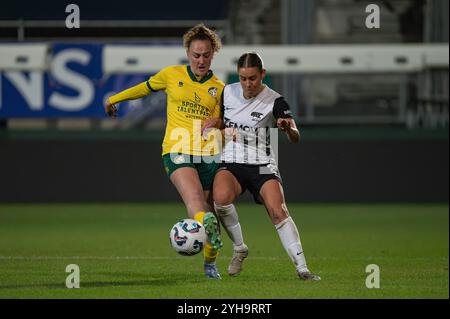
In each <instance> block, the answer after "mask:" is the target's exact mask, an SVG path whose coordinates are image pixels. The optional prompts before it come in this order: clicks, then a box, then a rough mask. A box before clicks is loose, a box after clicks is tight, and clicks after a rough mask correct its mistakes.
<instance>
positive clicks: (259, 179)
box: [213, 53, 320, 280]
mask: <svg viewBox="0 0 450 319" xmlns="http://www.w3.org/2000/svg"><path fill="white" fill-rule="evenodd" d="M238 73H239V81H240V83H233V84H230V85H226V86H225V88H224V95H223V107H224V123H225V135H227V134H228V135H230V134H231V135H232V136H233V137H232V138H226V142H225V145H224V147H223V150H222V155H221V157H222V163H221V164H219V168H218V170H217V173H216V176H215V178H214V184H213V198H214V207H215V209H216V212H217V214H218V215H219V218H220V219H221V222H222V225H223V226H224V228H225V229H226V231H227V233H228V235H229V236H230V238H231V240H232V241H233V244H234V245H233V246H234V253H233V257H232V260H231V263H230V265H229V267H228V274H229V275H231V276H234V275H237V274H239V273H240V271H241V270H242V263H243V261H244V259H245V258H246V257H247V255H248V247H247V246H246V245H245V243H244V240H243V237H242V232H241V226H240V224H239V220H238V214H237V212H236V208H235V207H234V205H233V202H234V201H235V200H236V198H237V197H238V196H239V195H240V194H242V193H243V192H244V191H245V190H246V189H248V190H249V191H250V192H251V193H252V194H253V197H254V199H255V201H256V202H257V203H260V204H264V206H265V207H266V210H267V212H268V214H269V216H270V219H271V220H272V223H273V224H274V225H275V228H276V230H277V232H278V234H279V236H280V239H281V243H282V244H283V247H284V249H285V250H286V252H287V253H288V255H289V257H290V258H291V260H292V262H293V263H294V264H295V267H296V271H297V274H298V276H299V277H300V278H301V279H303V280H320V277H319V276H317V275H314V274H312V273H311V272H310V271H309V270H308V267H307V266H306V261H305V255H304V252H303V248H302V244H301V242H300V236H299V233H298V230H297V227H296V225H295V223H294V220H293V219H292V217H290V216H289V212H288V209H287V206H286V202H285V199H284V195H283V187H282V181H281V176H280V174H279V172H278V167H277V164H276V161H275V158H274V156H273V150H271V149H270V144H269V143H268V139H267V136H265V137H264V136H263V135H264V134H263V135H261V133H264V131H267V130H268V128H276V127H278V128H279V129H280V130H282V131H284V132H286V134H287V136H288V138H289V140H290V141H291V142H294V143H297V142H298V141H299V139H300V133H299V131H298V129H297V127H296V125H295V121H294V120H293V118H292V115H291V111H290V110H289V105H288V104H287V103H286V101H285V100H284V98H283V97H282V96H281V95H280V94H278V93H277V92H275V91H273V90H272V89H270V88H269V87H268V86H266V85H264V84H263V82H262V80H263V78H264V76H265V74H266V70H265V69H264V67H263V62H262V59H261V57H260V56H259V55H258V54H256V53H245V54H243V55H242V56H241V57H240V58H239V60H238ZM258 137H259V139H260V141H259V142H260V143H259V145H258V144H256V143H254V142H255V140H257V139H258ZM264 139H265V141H264ZM261 140H262V145H263V147H262V148H261ZM264 170H265V171H264Z"/></svg>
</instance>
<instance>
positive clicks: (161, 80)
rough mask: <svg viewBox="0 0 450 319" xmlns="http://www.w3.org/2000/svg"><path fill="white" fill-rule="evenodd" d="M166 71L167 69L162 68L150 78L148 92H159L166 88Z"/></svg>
mask: <svg viewBox="0 0 450 319" xmlns="http://www.w3.org/2000/svg"><path fill="white" fill-rule="evenodd" d="M167 70H168V68H164V69H162V70H161V71H159V72H158V73H156V74H155V75H153V76H151V77H150V79H148V81H147V82H148V85H149V86H150V87H149V88H150V90H152V91H160V90H165V89H166V86H167Z"/></svg>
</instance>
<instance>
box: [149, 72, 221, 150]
mask: <svg viewBox="0 0 450 319" xmlns="http://www.w3.org/2000/svg"><path fill="white" fill-rule="evenodd" d="M146 84H147V86H148V88H149V89H150V90H151V91H160V90H164V91H165V92H166V94H167V126H166V133H165V136H164V141H163V145H162V155H165V154H167V153H177V152H180V153H184V154H190V155H197V156H198V155H216V154H218V153H219V152H220V149H219V147H218V144H217V141H218V138H219V136H220V135H218V134H217V133H218V132H216V134H212V133H211V134H208V138H207V139H206V140H205V139H204V138H203V137H202V135H201V125H202V122H203V121H204V120H207V119H210V118H213V117H220V116H221V111H222V110H221V108H222V102H221V98H222V91H223V88H224V86H225V85H224V83H223V82H222V81H220V80H219V79H218V78H217V77H216V76H215V75H214V74H213V73H212V71H211V70H210V71H209V72H208V74H207V75H205V76H204V77H203V78H202V79H197V78H196V76H195V75H194V73H192V71H191V69H190V66H189V65H176V66H169V67H166V68H164V69H162V70H161V71H160V72H158V73H157V74H155V75H153V76H151V77H150V79H149V80H148V81H147V82H146ZM220 139H221V137H220Z"/></svg>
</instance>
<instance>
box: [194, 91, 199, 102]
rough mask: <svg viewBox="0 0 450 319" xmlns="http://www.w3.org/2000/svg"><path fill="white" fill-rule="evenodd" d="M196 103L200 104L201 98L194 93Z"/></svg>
mask: <svg viewBox="0 0 450 319" xmlns="http://www.w3.org/2000/svg"><path fill="white" fill-rule="evenodd" d="M194 97H195V102H197V103H200V100H201V98H200V96H198V95H197V93H195V92H194Z"/></svg>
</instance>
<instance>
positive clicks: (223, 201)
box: [213, 190, 234, 206]
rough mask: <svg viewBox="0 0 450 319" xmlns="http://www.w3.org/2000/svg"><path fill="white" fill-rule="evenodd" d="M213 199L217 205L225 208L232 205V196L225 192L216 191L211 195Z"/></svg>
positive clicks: (230, 193)
mask: <svg viewBox="0 0 450 319" xmlns="http://www.w3.org/2000/svg"><path fill="white" fill-rule="evenodd" d="M213 199H214V202H215V203H216V204H217V205H222V206H226V205H230V204H232V203H233V200H234V195H233V193H232V192H229V191H226V190H217V191H214V193H213Z"/></svg>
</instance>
